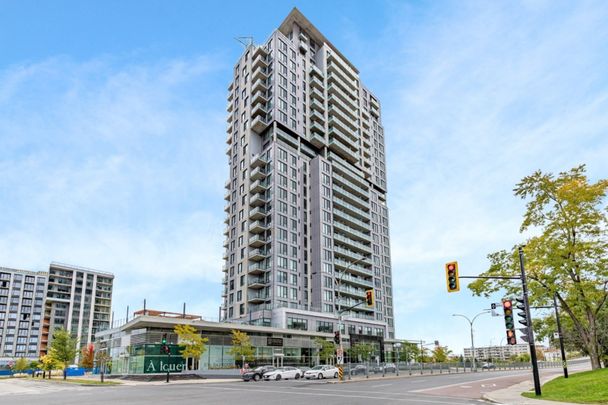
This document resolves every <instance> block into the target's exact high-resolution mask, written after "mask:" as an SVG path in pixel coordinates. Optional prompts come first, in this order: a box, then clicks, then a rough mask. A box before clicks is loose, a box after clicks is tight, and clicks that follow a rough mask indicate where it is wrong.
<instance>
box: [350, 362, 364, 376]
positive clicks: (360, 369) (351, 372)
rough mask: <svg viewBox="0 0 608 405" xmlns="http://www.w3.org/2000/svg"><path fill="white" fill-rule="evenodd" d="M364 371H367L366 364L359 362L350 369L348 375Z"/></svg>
mask: <svg viewBox="0 0 608 405" xmlns="http://www.w3.org/2000/svg"><path fill="white" fill-rule="evenodd" d="M366 372H367V366H365V365H363V364H359V365H357V366H355V367H353V368H352V369H351V370H350V375H359V374H365V373H366Z"/></svg>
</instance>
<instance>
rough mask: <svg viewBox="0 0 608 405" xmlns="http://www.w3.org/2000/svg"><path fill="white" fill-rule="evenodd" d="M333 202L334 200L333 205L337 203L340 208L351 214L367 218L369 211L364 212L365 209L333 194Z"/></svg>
mask: <svg viewBox="0 0 608 405" xmlns="http://www.w3.org/2000/svg"><path fill="white" fill-rule="evenodd" d="M333 202H334V205H337V206H338V207H340V208H341V209H343V210H345V211H347V212H349V213H351V214H353V215H360V216H362V217H363V218H369V212H366V211H364V210H362V209H361V208H359V207H356V206H354V205H352V204H350V203H348V202H347V201H346V200H344V199H342V198H340V197H336V196H334V199H333Z"/></svg>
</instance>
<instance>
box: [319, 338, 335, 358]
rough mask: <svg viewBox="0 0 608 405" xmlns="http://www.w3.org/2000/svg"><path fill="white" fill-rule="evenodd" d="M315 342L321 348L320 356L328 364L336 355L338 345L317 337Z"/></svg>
mask: <svg viewBox="0 0 608 405" xmlns="http://www.w3.org/2000/svg"><path fill="white" fill-rule="evenodd" d="M314 343H315V346H317V347H318V348H319V358H320V359H323V360H324V361H325V363H326V364H327V363H329V360H330V359H333V358H334V356H335V355H336V345H335V343H334V342H332V341H330V340H327V339H323V338H321V337H316V338H315V340H314Z"/></svg>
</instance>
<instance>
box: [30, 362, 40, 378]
mask: <svg viewBox="0 0 608 405" xmlns="http://www.w3.org/2000/svg"><path fill="white" fill-rule="evenodd" d="M40 366H41V364H40V362H39V361H38V360H32V361H30V369H31V370H32V377H35V375H36V370H40Z"/></svg>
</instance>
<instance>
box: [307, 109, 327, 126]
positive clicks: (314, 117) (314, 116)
mask: <svg viewBox="0 0 608 405" xmlns="http://www.w3.org/2000/svg"><path fill="white" fill-rule="evenodd" d="M310 119H311V121H312V122H318V123H319V124H321V125H323V124H325V116H324V115H323V114H322V113H320V112H319V111H317V110H311V112H310Z"/></svg>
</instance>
